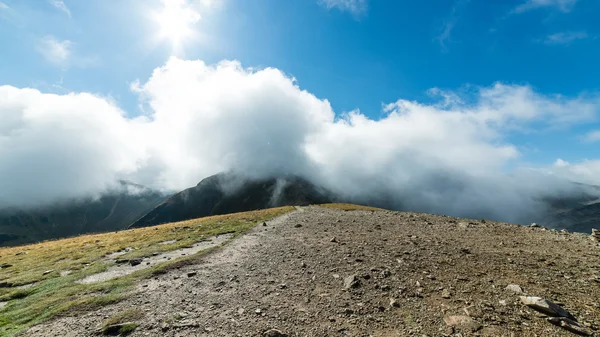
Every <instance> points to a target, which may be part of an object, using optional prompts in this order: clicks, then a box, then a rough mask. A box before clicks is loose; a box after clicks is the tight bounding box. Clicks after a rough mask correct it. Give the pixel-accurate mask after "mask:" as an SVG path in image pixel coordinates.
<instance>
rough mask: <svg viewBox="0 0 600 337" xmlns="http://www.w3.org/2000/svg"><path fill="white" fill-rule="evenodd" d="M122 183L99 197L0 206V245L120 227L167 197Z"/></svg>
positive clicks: (123, 227) (113, 229) (118, 228)
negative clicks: (22, 206)
mask: <svg viewBox="0 0 600 337" xmlns="http://www.w3.org/2000/svg"><path fill="white" fill-rule="evenodd" d="M122 184H123V186H122V187H123V189H122V190H119V191H114V192H111V193H109V194H106V195H104V196H102V197H100V198H99V199H98V200H92V199H88V200H74V201H70V202H63V203H61V204H56V205H50V206H44V207H38V208H27V209H18V208H17V209H16V208H4V209H0V246H14V245H18V244H26V243H32V242H39V241H44V240H50V239H57V238H64V237H69V236H74V235H81V234H85V233H95V232H109V231H115V230H122V229H125V228H127V226H129V225H130V224H132V223H133V222H134V221H135V220H137V219H139V218H140V217H141V216H142V215H144V214H146V213H147V212H149V211H150V210H152V209H153V208H154V207H156V205H158V204H160V203H161V202H162V201H164V200H165V198H166V196H165V195H164V194H162V193H159V192H157V191H153V190H150V189H147V188H143V187H141V186H139V185H135V184H131V183H125V182H122ZM128 187H134V188H135V189H136V193H134V194H132V193H130V192H128V191H127V190H126V188H128Z"/></svg>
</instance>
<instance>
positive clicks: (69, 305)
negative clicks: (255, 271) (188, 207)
mask: <svg viewBox="0 0 600 337" xmlns="http://www.w3.org/2000/svg"><path fill="white" fill-rule="evenodd" d="M291 210H293V207H280V208H272V209H266V210H259V211H252V212H244V213H235V214H228V215H220V216H212V217H206V218H200V219H195V220H188V221H182V222H175V223H170V224H165V225H159V226H154V227H146V228H136V229H130V230H124V231H120V232H112V233H102V234H93V235H82V236H79V237H74V238H68V239H63V240H56V241H47V242H43V243H39V244H33V245H27V246H18V247H9V248H1V249H0V265H4V266H6V265H10V266H9V267H6V268H2V269H0V285H3V287H0V301H8V304H7V306H6V307H5V308H3V309H0V336H6V335H12V334H13V333H16V332H18V331H21V330H22V329H24V328H26V327H29V326H31V325H34V324H37V323H39V322H41V321H43V320H46V319H49V318H51V317H54V316H56V315H58V314H62V313H65V312H72V311H77V312H82V311H87V310H90V309H94V308H97V307H101V306H103V305H106V304H110V303H115V302H118V301H120V300H121V299H123V298H124V297H125V296H127V294H128V292H129V291H130V287H131V286H132V285H133V284H134V283H135V281H136V280H139V279H140V278H145V277H148V276H150V275H152V274H155V273H160V272H162V271H164V270H165V269H168V268H169V267H170V266H177V265H181V263H185V261H186V260H190V259H193V258H194V257H193V256H192V257H184V258H181V259H174V260H171V261H166V262H164V263H162V264H159V265H157V266H154V267H152V268H148V269H146V270H142V271H139V272H136V273H133V274H131V275H127V276H124V277H121V278H117V279H114V280H110V281H106V282H100V283H96V284H86V285H84V284H78V283H76V282H75V281H77V280H79V279H82V278H84V277H86V276H89V275H92V274H96V273H99V272H103V271H105V270H106V269H108V267H110V266H111V265H112V264H113V263H114V262H112V260H110V259H107V258H106V256H108V255H109V254H112V253H115V252H119V251H124V250H125V249H126V248H132V249H131V250H130V251H129V252H127V253H125V254H124V255H122V256H119V258H133V257H144V256H149V255H151V254H152V253H154V252H159V253H160V252H165V251H171V250H176V249H179V248H182V247H187V246H191V245H192V244H194V243H196V242H199V241H202V240H205V239H208V238H209V237H211V236H214V235H217V234H224V233H234V236H236V235H239V234H241V233H243V232H245V231H247V230H248V229H250V228H252V227H253V226H254V225H256V224H257V223H261V222H263V221H267V220H270V219H272V218H274V217H276V216H279V215H281V214H284V213H287V212H289V211H291ZM170 240H175V241H174V242H173V243H170V244H161V243H163V242H165V241H170ZM200 254H202V252H200ZM67 273H68V275H67ZM61 274H62V275H63V276H61ZM28 284H29V285H32V286H31V287H28V288H22V286H24V285H28ZM19 287H21V288H19Z"/></svg>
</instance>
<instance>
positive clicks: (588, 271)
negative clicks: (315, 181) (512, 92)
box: [23, 206, 600, 337]
mask: <svg viewBox="0 0 600 337" xmlns="http://www.w3.org/2000/svg"><path fill="white" fill-rule="evenodd" d="M599 277H600V247H598V242H597V241H595V240H593V239H592V238H591V236H590V235H585V234H577V233H562V232H558V231H553V230H549V229H546V228H543V227H523V226H519V225H512V224H505V223H496V222H492V221H485V220H467V219H456V218H451V217H445V216H437V215H428V214H419V213H400V212H388V211H377V212H371V211H342V210H334V209H327V208H322V207H317V206H310V207H303V208H301V209H299V210H297V211H295V212H292V213H289V214H286V215H284V216H281V217H279V218H277V219H275V220H273V221H270V222H268V223H267V224H266V226H263V225H258V226H256V227H255V228H254V229H253V230H252V231H250V232H249V233H248V234H246V235H244V236H241V237H239V238H236V239H235V240H233V241H231V242H230V243H229V244H227V245H226V246H224V247H222V248H219V249H217V250H215V251H213V252H211V253H210V254H208V255H205V256H202V257H199V258H198V259H197V261H196V262H195V263H194V264H191V265H187V266H184V267H182V268H180V269H176V270H171V271H169V272H168V273H167V274H163V275H159V276H156V277H154V278H152V279H148V280H144V281H142V282H141V283H140V284H139V285H138V286H137V287H136V289H135V293H134V294H132V296H131V297H129V298H128V299H126V300H124V301H122V302H120V303H117V304H114V305H110V306H106V307H104V308H102V309H100V310H98V311H94V312H89V313H83V314H80V315H77V316H72V317H62V318H59V319H56V320H53V321H50V322H46V323H44V324H42V325H39V326H36V327H33V328H31V329H29V330H28V331H26V332H25V333H24V334H23V335H26V336H93V335H96V332H97V331H98V329H100V328H102V326H103V324H104V321H105V320H106V319H107V318H109V317H112V316H115V315H117V314H119V313H120V312H123V311H125V310H128V309H131V308H138V309H139V310H140V311H141V312H142V314H143V316H142V318H141V319H137V320H136V321H135V323H136V324H138V326H137V328H136V329H135V330H134V331H133V332H132V333H131V335H130V336H283V335H285V334H287V335H288V336H544V337H545V336H573V334H572V333H571V332H569V331H567V330H565V329H563V328H561V327H557V326H555V325H552V324H551V323H550V322H548V321H547V319H546V318H545V316H544V315H543V314H541V313H538V312H537V311H535V310H533V309H531V308H529V307H527V306H525V305H523V304H522V303H521V302H520V300H519V295H520V294H519V293H518V292H519V290H520V289H523V291H524V293H525V295H527V296H539V297H543V298H545V299H548V300H550V301H553V302H554V303H556V304H559V305H561V306H562V307H563V308H564V309H566V310H568V311H569V312H570V313H571V314H573V316H574V317H575V318H576V319H577V320H578V321H579V324H580V325H581V326H582V327H583V328H584V329H586V330H587V331H588V332H589V333H591V334H596V333H597V332H596V330H597V329H598V328H600V304H599V302H600V296H599V295H600V283H599V282H598V281H599ZM508 285H511V286H510V287H508V288H509V289H506V288H507V286H508ZM514 285H519V286H520V288H519V287H516V286H514ZM521 295H522V294H521ZM273 329H276V330H273Z"/></svg>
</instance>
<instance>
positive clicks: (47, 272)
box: [42, 269, 54, 275]
mask: <svg viewBox="0 0 600 337" xmlns="http://www.w3.org/2000/svg"><path fill="white" fill-rule="evenodd" d="M53 271H54V269H50V270H46V271H45V272H43V273H42V275H48V274H50V273H51V272H53Z"/></svg>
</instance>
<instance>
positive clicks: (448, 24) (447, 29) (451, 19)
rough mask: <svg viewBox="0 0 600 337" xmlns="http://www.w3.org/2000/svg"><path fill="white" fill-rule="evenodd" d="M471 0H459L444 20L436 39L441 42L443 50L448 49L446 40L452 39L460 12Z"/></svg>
mask: <svg viewBox="0 0 600 337" xmlns="http://www.w3.org/2000/svg"><path fill="white" fill-rule="evenodd" d="M469 1H470V0H457V1H456V2H455V3H454V6H452V10H451V11H450V14H449V15H448V17H447V18H446V19H445V20H444V23H443V25H442V29H441V33H440V35H438V36H437V37H436V38H435V39H436V40H437V41H438V42H439V44H440V46H441V47H442V50H444V51H446V50H447V48H446V42H448V41H451V37H452V30H454V27H455V26H456V23H457V22H458V19H459V16H460V12H461V11H462V10H463V8H464V7H465V6H466V5H467V4H468V3H469Z"/></svg>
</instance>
